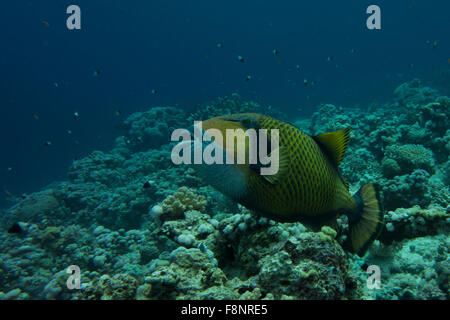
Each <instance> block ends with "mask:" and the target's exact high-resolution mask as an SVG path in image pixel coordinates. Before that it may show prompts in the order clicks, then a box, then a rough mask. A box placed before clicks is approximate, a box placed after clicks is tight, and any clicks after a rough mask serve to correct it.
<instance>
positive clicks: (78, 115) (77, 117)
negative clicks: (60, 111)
mask: <svg viewBox="0 0 450 320" xmlns="http://www.w3.org/2000/svg"><path fill="white" fill-rule="evenodd" d="M79 118H80V114H79V113H78V112H77V111H75V112H74V113H73V120H78V119H79Z"/></svg>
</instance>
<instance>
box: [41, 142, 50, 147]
mask: <svg viewBox="0 0 450 320" xmlns="http://www.w3.org/2000/svg"><path fill="white" fill-rule="evenodd" d="M43 145H44V147H50V146H51V145H52V142H51V141H45V142H44V143H43Z"/></svg>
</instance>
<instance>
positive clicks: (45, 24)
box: [41, 20, 50, 27]
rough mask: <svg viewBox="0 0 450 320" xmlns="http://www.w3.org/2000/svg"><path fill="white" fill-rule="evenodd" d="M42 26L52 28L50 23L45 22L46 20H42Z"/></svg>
mask: <svg viewBox="0 0 450 320" xmlns="http://www.w3.org/2000/svg"><path fill="white" fill-rule="evenodd" d="M41 24H42V25H43V26H45V27H50V23H48V22H47V21H45V20H41Z"/></svg>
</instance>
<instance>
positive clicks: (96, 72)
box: [94, 69, 101, 77]
mask: <svg viewBox="0 0 450 320" xmlns="http://www.w3.org/2000/svg"><path fill="white" fill-rule="evenodd" d="M100 73H101V71H100V70H99V69H97V70H95V71H94V77H98V76H99V75H100Z"/></svg>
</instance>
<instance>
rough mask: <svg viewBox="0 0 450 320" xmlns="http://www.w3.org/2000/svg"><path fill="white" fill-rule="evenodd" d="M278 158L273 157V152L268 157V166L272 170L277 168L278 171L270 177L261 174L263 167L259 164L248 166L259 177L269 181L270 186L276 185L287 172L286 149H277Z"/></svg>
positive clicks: (287, 153)
mask: <svg viewBox="0 0 450 320" xmlns="http://www.w3.org/2000/svg"><path fill="white" fill-rule="evenodd" d="M277 150H278V157H275V156H274V152H271V153H270V154H269V155H268V157H270V158H271V163H270V166H271V167H272V168H274V167H276V166H278V171H277V172H276V173H275V174H272V175H263V174H261V168H262V167H263V166H262V165H261V164H258V165H250V169H252V170H253V171H255V172H256V173H258V174H261V177H263V178H264V179H266V180H267V181H269V182H270V183H271V184H277V183H278V182H280V181H281V179H283V178H284V177H285V176H286V174H287V173H288V171H289V163H290V158H289V152H288V150H287V148H285V147H283V146H280V147H278V149H277ZM264 167H268V166H264Z"/></svg>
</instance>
